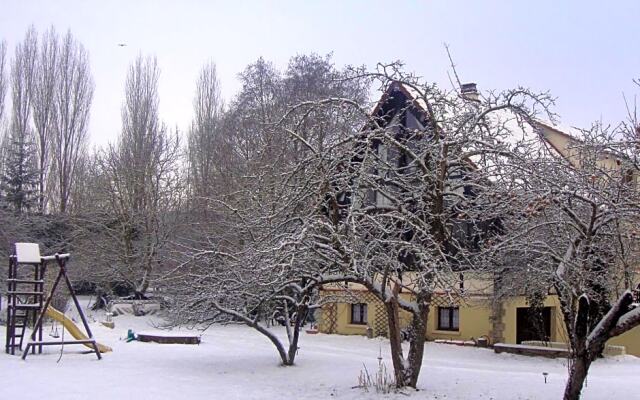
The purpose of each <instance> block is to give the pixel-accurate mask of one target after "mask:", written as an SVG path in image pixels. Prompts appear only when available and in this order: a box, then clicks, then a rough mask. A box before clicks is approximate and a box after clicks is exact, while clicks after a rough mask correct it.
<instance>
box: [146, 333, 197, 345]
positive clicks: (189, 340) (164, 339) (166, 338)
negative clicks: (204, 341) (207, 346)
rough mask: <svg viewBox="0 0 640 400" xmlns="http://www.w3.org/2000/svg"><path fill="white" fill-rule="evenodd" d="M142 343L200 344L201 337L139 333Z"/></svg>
mask: <svg viewBox="0 0 640 400" xmlns="http://www.w3.org/2000/svg"><path fill="white" fill-rule="evenodd" d="M136 337H137V339H138V340H139V341H140V342H154V343H161V344H200V336H196V335H183V334H171V333H167V334H162V333H138V334H137V335H136Z"/></svg>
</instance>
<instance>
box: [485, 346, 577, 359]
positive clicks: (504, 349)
mask: <svg viewBox="0 0 640 400" xmlns="http://www.w3.org/2000/svg"><path fill="white" fill-rule="evenodd" d="M493 351H495V352H496V353H498V354H499V353H511V354H519V355H522V356H541V357H547V358H560V357H562V358H567V357H569V354H570V352H569V350H567V349H558V348H553V347H541V346H530V345H524V344H506V343H496V344H494V345H493Z"/></svg>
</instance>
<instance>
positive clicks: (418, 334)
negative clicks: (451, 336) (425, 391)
mask: <svg viewBox="0 0 640 400" xmlns="http://www.w3.org/2000/svg"><path fill="white" fill-rule="evenodd" d="M429 303H430V302H429V301H419V302H418V310H419V313H418V314H413V318H412V319H411V336H410V339H409V343H410V345H409V356H408V359H407V360H408V368H409V370H408V371H407V375H408V376H407V380H408V385H409V386H411V387H412V388H415V387H416V386H417V385H418V376H419V375H420V369H421V368H422V359H423V357H424V345H425V341H426V340H427V321H428V320H429V319H428V318H429Z"/></svg>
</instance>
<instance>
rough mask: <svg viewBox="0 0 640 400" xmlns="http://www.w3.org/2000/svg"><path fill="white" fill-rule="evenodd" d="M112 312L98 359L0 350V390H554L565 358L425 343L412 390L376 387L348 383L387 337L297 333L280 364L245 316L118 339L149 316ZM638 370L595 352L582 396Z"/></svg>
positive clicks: (210, 395) (285, 393) (212, 393)
mask: <svg viewBox="0 0 640 400" xmlns="http://www.w3.org/2000/svg"><path fill="white" fill-rule="evenodd" d="M91 319H99V318H98V316H94V317H92V318H91ZM114 320H115V322H116V328H115V329H114V330H111V329H108V328H105V327H103V326H101V325H99V324H98V323H93V324H92V329H93V330H94V334H95V335H96V337H97V338H98V340H99V341H100V342H101V343H104V344H106V345H109V346H111V347H113V349H114V352H113V353H109V354H105V355H104V357H103V359H102V361H98V360H97V359H96V357H95V355H93V354H81V352H82V351H84V347H82V346H78V345H75V346H67V347H66V349H65V352H64V354H63V355H62V358H61V360H60V362H57V360H58V358H59V356H60V351H59V347H49V348H45V351H46V352H47V353H46V354H43V355H29V357H28V358H27V360H26V361H22V360H21V359H20V357H18V356H9V355H6V354H4V353H1V354H0V380H1V381H2V382H3V384H2V385H0V399H16V400H18V399H24V400H31V399H61V400H62V399H64V400H72V399H83V400H84V399H90V400H102V399H104V400H107V399H109V400H111V399H137V400H146V399H149V400H152V399H153V400H157V399H181V400H191V399H272V398H273V399H275V398H286V399H330V398H343V399H353V398H355V399H377V398H398V399H400V398H402V399H404V398H415V399H449V400H450V399H559V398H561V396H562V391H563V387H564V381H565V379H566V375H567V372H566V371H567V370H566V361H565V360H549V359H540V358H530V357H523V356H514V355H509V354H495V353H493V351H492V350H487V349H476V348H469V347H458V346H452V345H445V344H434V343H429V344H428V345H427V347H426V357H425V360H424V364H423V368H422V373H421V375H420V376H421V379H420V385H419V386H420V391H417V392H416V391H412V390H405V391H404V394H396V395H386V396H385V395H377V394H375V393H372V392H370V393H365V392H363V391H362V390H361V389H353V388H352V387H353V386H355V385H357V379H358V375H359V374H360V371H361V370H362V366H363V363H364V364H366V366H367V369H368V370H369V371H370V373H373V372H374V371H376V370H377V364H378V360H377V358H378V355H379V351H380V349H382V356H383V358H384V361H385V363H386V364H387V366H388V368H389V369H391V362H390V358H389V351H388V343H387V342H386V341H384V340H381V339H372V340H369V339H366V338H364V337H358V336H338V335H322V334H317V335H310V334H306V333H305V334H303V336H302V339H301V343H300V346H301V348H300V353H299V356H298V357H299V358H298V359H297V365H296V366H294V367H281V366H279V365H278V357H277V353H276V351H275V349H274V347H273V346H272V345H271V343H270V342H269V341H268V340H267V339H266V338H265V337H263V336H261V335H260V334H258V333H257V332H255V331H253V330H251V329H249V328H246V327H244V326H216V327H213V328H211V329H209V330H208V331H207V332H206V333H205V334H204V335H203V337H202V344H200V345H173V344H155V343H141V342H132V343H126V342H125V341H124V340H122V339H123V338H125V337H126V333H127V329H129V328H131V329H133V330H134V331H145V332H150V331H153V330H154V327H153V323H154V320H153V319H151V318H149V317H138V318H136V317H133V316H119V317H116V318H114ZM156 321H157V320H156ZM46 332H47V333H48V329H47V330H46ZM189 333H194V332H189ZM281 333H282V334H284V331H283V332H281ZM0 335H1V336H2V338H4V335H5V328H4V326H2V327H0ZM49 339H50V338H49ZM543 372H547V373H548V374H549V375H548V377H547V381H548V383H547V384H545V383H544V377H543V375H542V373H543ZM638 376H640V359H638V358H635V357H631V356H626V357H616V358H608V359H603V360H598V361H597V362H596V363H595V364H594V365H593V367H592V368H591V373H590V375H589V380H588V387H587V388H585V390H584V396H583V398H584V399H615V398H619V399H631V398H638V397H637V396H638V389H637V381H636V379H638ZM407 395H408V397H407Z"/></svg>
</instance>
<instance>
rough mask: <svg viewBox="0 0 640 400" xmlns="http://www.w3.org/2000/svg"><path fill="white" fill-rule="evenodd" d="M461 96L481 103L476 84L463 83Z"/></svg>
mask: <svg viewBox="0 0 640 400" xmlns="http://www.w3.org/2000/svg"><path fill="white" fill-rule="evenodd" d="M460 94H461V95H462V97H463V98H465V99H466V100H470V101H480V94H479V93H478V87H477V85H476V84H475V83H474V82H470V83H463V84H462V86H461V87H460Z"/></svg>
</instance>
